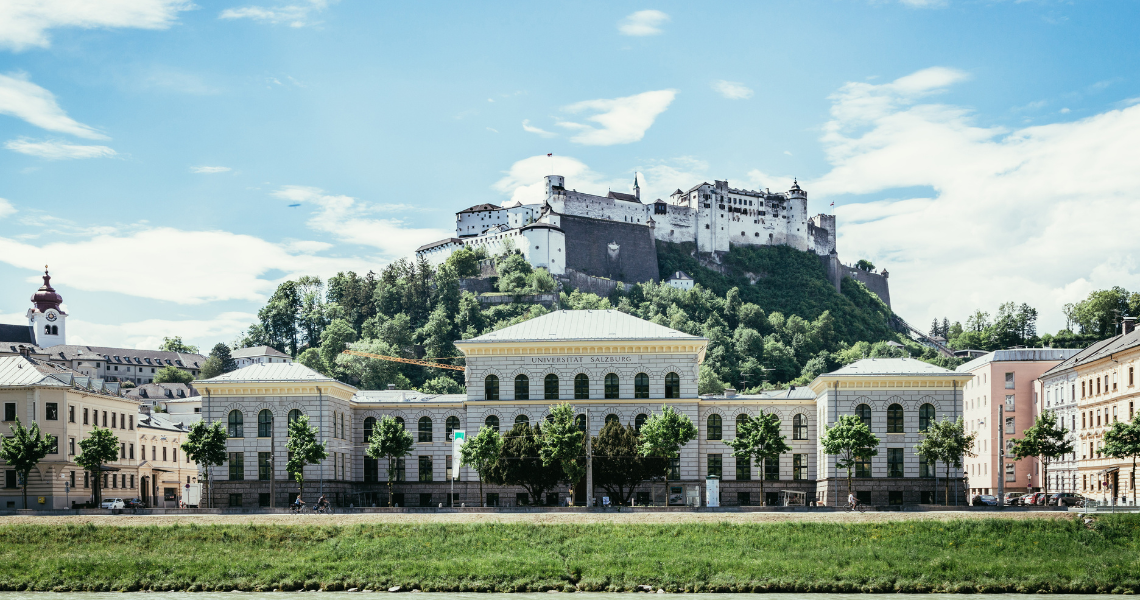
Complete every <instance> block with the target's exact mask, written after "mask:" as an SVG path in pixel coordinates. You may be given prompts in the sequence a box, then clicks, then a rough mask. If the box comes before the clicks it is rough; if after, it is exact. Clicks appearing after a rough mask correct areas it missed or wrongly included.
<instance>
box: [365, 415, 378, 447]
mask: <svg viewBox="0 0 1140 600" xmlns="http://www.w3.org/2000/svg"><path fill="white" fill-rule="evenodd" d="M375 429H376V417H367V418H365V419H364V443H365V444H367V443H368V440H369V438H371V437H372V432H373V431H374V430H375Z"/></svg>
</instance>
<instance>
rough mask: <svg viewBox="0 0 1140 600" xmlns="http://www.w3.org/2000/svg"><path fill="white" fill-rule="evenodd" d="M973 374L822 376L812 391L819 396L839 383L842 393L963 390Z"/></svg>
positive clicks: (814, 384)
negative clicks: (859, 391)
mask: <svg viewBox="0 0 1140 600" xmlns="http://www.w3.org/2000/svg"><path fill="white" fill-rule="evenodd" d="M973 378H974V376H973V374H966V373H953V374H950V373H947V374H943V375H844V376H828V375H820V376H819V377H816V378H815V380H814V381H812V382H811V391H813V392H815V393H816V395H817V396H818V395H819V394H822V393H823V392H824V391H827V390H833V389H835V383H836V382H838V383H839V390H840V391H854V390H861V389H862V390H901V391H906V390H921V389H929V390H946V389H954V388H955V386H954V384H955V383H957V384H958V385H957V389H959V390H960V389H962V385H963V384H965V383H966V382H968V381H970V380H971V379H973Z"/></svg>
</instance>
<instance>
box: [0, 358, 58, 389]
mask: <svg viewBox="0 0 1140 600" xmlns="http://www.w3.org/2000/svg"><path fill="white" fill-rule="evenodd" d="M48 364H50V363H48ZM38 366H39V365H38V364H37V361H33V360H30V359H27V358H25V357H23V356H3V357H0V387H27V386H40V385H43V386H51V387H70V386H69V385H68V384H66V383H64V382H63V381H61V380H59V379H56V378H54V377H52V376H51V374H50V373H45V372H44V371H43V370H42V369H40V368H37V367H38Z"/></svg>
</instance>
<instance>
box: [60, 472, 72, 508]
mask: <svg viewBox="0 0 1140 600" xmlns="http://www.w3.org/2000/svg"><path fill="white" fill-rule="evenodd" d="M59 478H60V479H62V480H63V509H64V510H67V507H68V506H71V482H70V481H68V480H67V473H63V472H60V474H59Z"/></svg>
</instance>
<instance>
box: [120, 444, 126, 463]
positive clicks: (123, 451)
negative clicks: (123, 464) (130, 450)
mask: <svg viewBox="0 0 1140 600" xmlns="http://www.w3.org/2000/svg"><path fill="white" fill-rule="evenodd" d="M126 457H127V444H126V443H121V444H119V458H120V459H125V458H126Z"/></svg>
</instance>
